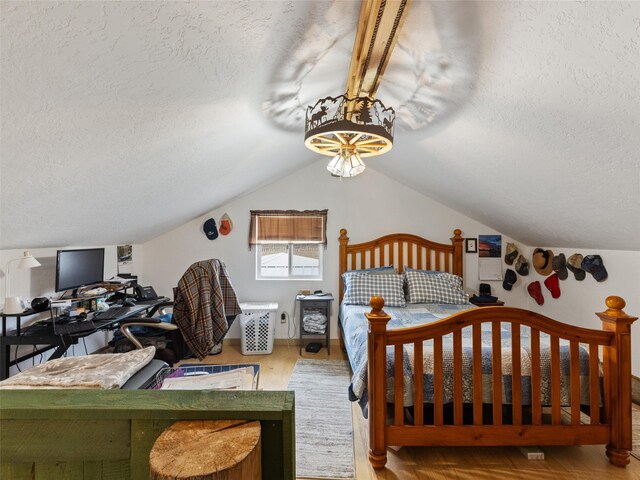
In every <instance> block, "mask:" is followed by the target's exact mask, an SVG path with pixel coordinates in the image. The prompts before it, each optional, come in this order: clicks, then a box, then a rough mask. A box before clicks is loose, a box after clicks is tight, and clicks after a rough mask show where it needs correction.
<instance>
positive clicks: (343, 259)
mask: <svg viewBox="0 0 640 480" xmlns="http://www.w3.org/2000/svg"><path fill="white" fill-rule="evenodd" d="M338 241H339V242H340V252H339V256H340V272H339V275H338V277H339V278H340V280H339V282H340V284H339V285H338V292H339V293H338V298H339V301H338V308H339V307H340V305H342V295H343V293H344V282H343V281H342V274H343V273H344V272H346V271H347V244H348V243H349V237H347V229H346V228H341V229H340V236H339V237H338ZM338 321H340V320H339V319H338ZM338 341H339V342H340V350H342V351H343V352H346V351H347V349H346V348H345V346H344V339H343V338H342V329H341V328H338Z"/></svg>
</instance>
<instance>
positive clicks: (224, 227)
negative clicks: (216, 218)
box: [220, 213, 233, 235]
mask: <svg viewBox="0 0 640 480" xmlns="http://www.w3.org/2000/svg"><path fill="white" fill-rule="evenodd" d="M231 230H233V222H232V221H231V218H229V215H227V214H226V213H225V214H224V215H222V218H221V219H220V233H221V234H222V235H229V232H231Z"/></svg>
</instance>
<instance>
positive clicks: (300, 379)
mask: <svg viewBox="0 0 640 480" xmlns="http://www.w3.org/2000/svg"><path fill="white" fill-rule="evenodd" d="M349 377H350V374H349V366H348V363H347V362H346V361H344V362H343V361H337V360H306V359H304V360H303V359H301V360H298V361H297V363H296V366H295V367H294V369H293V373H292V374H291V379H290V380H289V385H288V387H287V388H288V389H289V390H294V391H295V392H296V403H295V412H296V413H295V415H296V476H297V477H298V478H355V468H354V460H353V424H352V420H351V402H350V401H349V397H348V387H349Z"/></svg>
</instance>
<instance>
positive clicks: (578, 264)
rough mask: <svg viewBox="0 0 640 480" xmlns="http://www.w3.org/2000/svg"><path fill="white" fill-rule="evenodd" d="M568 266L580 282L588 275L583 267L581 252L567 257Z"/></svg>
mask: <svg viewBox="0 0 640 480" xmlns="http://www.w3.org/2000/svg"><path fill="white" fill-rule="evenodd" d="M567 268H568V269H569V270H570V271H571V272H573V275H574V276H575V277H576V280H578V281H579V282H581V281H582V280H584V278H585V277H586V276H587V272H585V271H584V270H583V269H582V255H581V254H579V253H574V254H573V255H571V256H570V257H569V258H568V259H567Z"/></svg>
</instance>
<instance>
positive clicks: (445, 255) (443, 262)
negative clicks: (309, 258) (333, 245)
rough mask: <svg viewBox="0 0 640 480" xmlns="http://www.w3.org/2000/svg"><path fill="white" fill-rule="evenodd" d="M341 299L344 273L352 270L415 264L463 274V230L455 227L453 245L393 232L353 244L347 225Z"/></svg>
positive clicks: (342, 238) (343, 236)
mask: <svg viewBox="0 0 640 480" xmlns="http://www.w3.org/2000/svg"><path fill="white" fill-rule="evenodd" d="M339 240H340V272H339V278H340V279H339V281H340V288H339V292H340V301H341V302H342V293H343V290H344V286H343V284H342V274H343V273H344V272H347V271H349V270H359V269H363V268H373V267H383V266H385V265H393V266H394V267H396V268H397V269H398V272H400V273H401V272H402V270H403V269H404V267H405V265H406V266H408V267H412V268H419V269H425V270H437V271H440V272H449V273H454V274H456V275H459V276H461V277H462V242H463V241H464V238H463V237H462V231H461V230H460V229H455V230H454V231H453V237H451V245H447V244H445V243H437V242H432V241H431V240H427V239H425V238H422V237H418V236H417V235H411V234H410V233H392V234H390V235H385V236H384V237H380V238H376V239H375V240H371V241H369V242H364V243H356V244H353V245H349V237H347V230H346V229H345V228H343V229H341V230H340V238H339Z"/></svg>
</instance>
